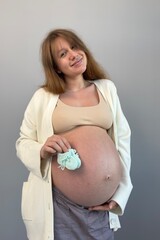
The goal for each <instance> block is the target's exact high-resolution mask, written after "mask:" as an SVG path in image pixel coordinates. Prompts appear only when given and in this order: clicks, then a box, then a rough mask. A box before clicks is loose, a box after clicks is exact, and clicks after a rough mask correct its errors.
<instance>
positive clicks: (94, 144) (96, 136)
mask: <svg viewBox="0 0 160 240" xmlns="http://www.w3.org/2000/svg"><path fill="white" fill-rule="evenodd" d="M92 88H93V87H92ZM62 99H63V98H62ZM92 99H94V98H92ZM96 99H97V95H95V102H94V104H95V103H96ZM98 101H99V100H98V99H97V103H98ZM67 104H68V102H67ZM87 104H88V103H87ZM60 135H63V136H64V137H65V138H66V139H67V140H68V141H69V143H70V144H71V146H72V148H74V149H76V151H77V152H78V154H79V156H80V159H81V161H82V164H81V167H80V168H79V169H76V170H68V169H66V168H65V169H64V170H62V169H61V168H59V165H58V163H57V159H56V158H57V157H56V156H55V157H53V161H52V180H53V184H54V186H56V187H57V188H58V189H59V190H60V191H61V192H62V193H63V194H64V195H65V196H66V197H68V198H69V199H70V200H72V201H73V202H75V203H77V204H80V205H83V206H95V205H99V204H103V203H104V202H106V201H108V200H109V199H110V198H111V197H112V195H113V194H114V192H115V191H116V189H117V187H118V185H119V182H120V180H121V175H122V170H121V164H120V159H119V155H118V153H117V150H116V148H115V145H114V143H113V142H112V140H111V138H110V137H109V135H108V134H107V131H106V129H104V128H102V127H100V126H91V125H86V126H79V127H75V128H73V129H70V130H67V132H65V133H61V134H60Z"/></svg>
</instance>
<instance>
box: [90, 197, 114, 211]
mask: <svg viewBox="0 0 160 240" xmlns="http://www.w3.org/2000/svg"><path fill="white" fill-rule="evenodd" d="M117 207H118V204H117V203H116V202H115V201H113V200H111V201H110V202H106V203H104V204H102V205H99V206H94V207H89V208H88V210H90V211H110V210H114V209H115V208H117Z"/></svg>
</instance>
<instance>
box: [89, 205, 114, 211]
mask: <svg viewBox="0 0 160 240" xmlns="http://www.w3.org/2000/svg"><path fill="white" fill-rule="evenodd" d="M88 210H90V211H108V210H110V209H109V205H108V204H106V205H100V206H95V207H89V208H88Z"/></svg>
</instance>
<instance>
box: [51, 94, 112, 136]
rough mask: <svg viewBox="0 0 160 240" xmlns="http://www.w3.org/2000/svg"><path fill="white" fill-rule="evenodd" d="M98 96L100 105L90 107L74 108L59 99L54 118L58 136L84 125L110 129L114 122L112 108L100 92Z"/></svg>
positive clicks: (53, 121) (54, 127)
mask: <svg viewBox="0 0 160 240" xmlns="http://www.w3.org/2000/svg"><path fill="white" fill-rule="evenodd" d="M97 91H98V90H97ZM98 95H99V103H98V104H97V105H95V106H89V107H73V106H70V105H67V104H65V103H63V102H62V101H61V100H60V99H59V100H58V102H57V105H56V108H55V110H54V112H53V116H52V124H53V129H54V132H55V133H56V134H59V133H64V132H66V131H69V130H71V129H73V128H75V127H78V126H82V125H94V126H98V127H101V128H104V129H109V128H110V127H111V126H112V121H113V118H112V112H111V108H110V106H109V103H108V102H106V101H105V100H104V98H103V96H102V95H101V93H100V92H99V91H98Z"/></svg>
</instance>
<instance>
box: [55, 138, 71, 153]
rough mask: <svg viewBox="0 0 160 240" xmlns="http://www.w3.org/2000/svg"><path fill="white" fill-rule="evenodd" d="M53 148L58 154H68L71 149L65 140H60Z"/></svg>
mask: <svg viewBox="0 0 160 240" xmlns="http://www.w3.org/2000/svg"><path fill="white" fill-rule="evenodd" d="M53 147H54V148H55V149H56V150H57V151H58V152H67V151H68V150H69V148H71V146H70V144H69V143H68V141H67V140H66V139H65V138H60V139H58V140H57V141H56V142H55V143H53Z"/></svg>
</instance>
